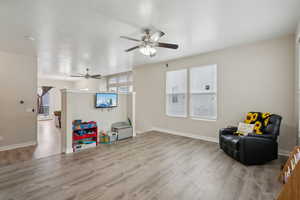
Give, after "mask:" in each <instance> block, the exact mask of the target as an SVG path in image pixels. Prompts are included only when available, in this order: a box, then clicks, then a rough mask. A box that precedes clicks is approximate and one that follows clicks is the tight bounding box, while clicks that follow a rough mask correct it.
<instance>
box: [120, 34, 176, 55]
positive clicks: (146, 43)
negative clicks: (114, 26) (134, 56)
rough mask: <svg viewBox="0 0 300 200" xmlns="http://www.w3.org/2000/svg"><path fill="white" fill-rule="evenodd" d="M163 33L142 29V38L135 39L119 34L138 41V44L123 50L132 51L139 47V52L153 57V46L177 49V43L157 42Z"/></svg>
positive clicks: (154, 52)
mask: <svg viewBox="0 0 300 200" xmlns="http://www.w3.org/2000/svg"><path fill="white" fill-rule="evenodd" d="M164 35H165V33H164V32H162V31H151V30H150V29H144V30H143V36H142V38H141V39H140V40H139V39H135V38H131V37H127V36H121V38H123V39H127V40H131V41H135V42H139V45H137V46H134V47H132V48H129V49H126V50H125V52H129V51H133V50H135V49H139V50H140V52H141V53H142V54H144V55H146V56H150V57H153V56H155V55H156V49H155V47H161V48H168V49H178V44H170V43H163V42H158V40H159V39H160V38H161V37H163V36H164Z"/></svg>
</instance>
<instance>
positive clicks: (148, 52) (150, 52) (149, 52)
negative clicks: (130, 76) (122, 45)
mask: <svg viewBox="0 0 300 200" xmlns="http://www.w3.org/2000/svg"><path fill="white" fill-rule="evenodd" d="M140 52H141V53H142V54H144V55H145V56H154V55H155V54H156V49H155V48H154V47H152V46H150V45H145V46H142V47H140Z"/></svg>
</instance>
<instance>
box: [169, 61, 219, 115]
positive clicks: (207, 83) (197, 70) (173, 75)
mask: <svg viewBox="0 0 300 200" xmlns="http://www.w3.org/2000/svg"><path fill="white" fill-rule="evenodd" d="M187 83H189V84H187ZM187 88H189V89H187ZM187 92H189V93H188V95H187ZM187 102H189V116H190V117H191V118H193V119H208V120H215V119H217V65H207V66H202V67H193V68H190V69H189V76H188V74H187V69H183V70H176V71H168V72H167V73H166V114H167V115H168V116H175V117H186V116H187Z"/></svg>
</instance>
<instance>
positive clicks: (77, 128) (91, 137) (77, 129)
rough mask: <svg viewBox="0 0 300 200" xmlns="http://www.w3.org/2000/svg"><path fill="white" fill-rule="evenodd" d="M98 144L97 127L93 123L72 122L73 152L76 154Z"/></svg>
mask: <svg viewBox="0 0 300 200" xmlns="http://www.w3.org/2000/svg"><path fill="white" fill-rule="evenodd" d="M97 144H98V127H97V123H96V122H94V121H90V122H82V121H81V120H74V121H73V151H74V152H77V151H80V150H83V149H87V148H90V147H96V146H97Z"/></svg>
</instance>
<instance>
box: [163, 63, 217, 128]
mask: <svg viewBox="0 0 300 200" xmlns="http://www.w3.org/2000/svg"><path fill="white" fill-rule="evenodd" d="M206 66H215V68H216V73H215V77H216V79H215V89H214V91H209V92H198V93H199V94H214V95H215V98H216V100H215V101H216V102H215V111H216V116H215V117H213V118H211V117H197V116H192V115H191V113H192V112H191V99H192V98H191V95H192V93H191V76H190V73H191V69H192V68H200V67H206ZM179 70H186V81H187V83H186V93H185V95H186V100H185V111H186V112H185V115H181V116H180V115H170V114H169V113H168V93H167V73H168V72H172V71H179ZM218 79H219V70H218V65H217V64H206V65H198V66H191V67H186V68H181V69H172V70H167V71H166V72H165V92H164V93H165V115H166V116H168V117H174V118H188V119H192V120H199V121H208V122H215V121H217V120H218V116H219V106H218V105H219V97H218V96H219V95H218V93H219V86H218ZM193 94H195V93H193Z"/></svg>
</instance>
